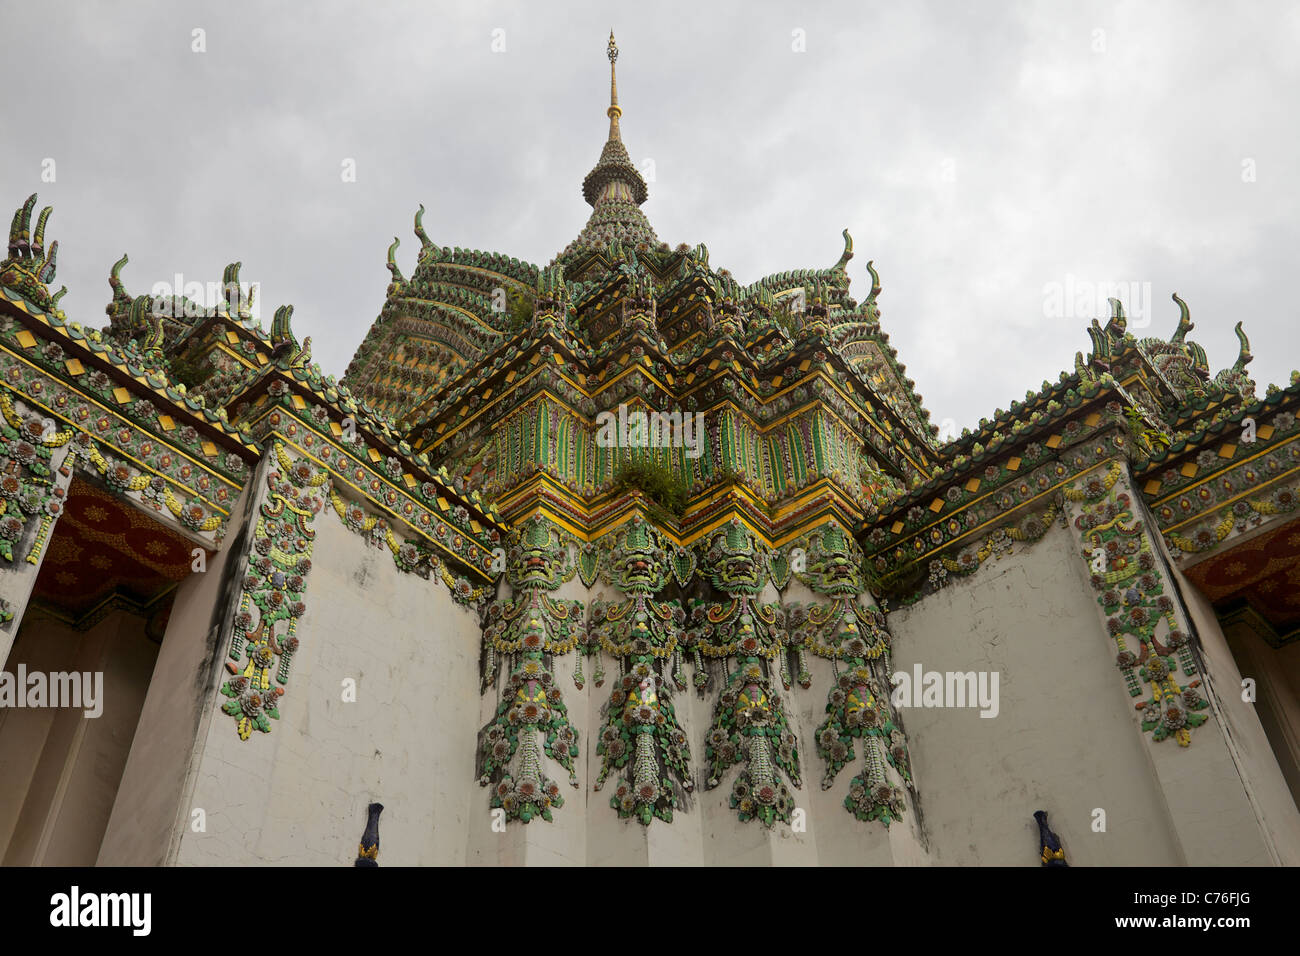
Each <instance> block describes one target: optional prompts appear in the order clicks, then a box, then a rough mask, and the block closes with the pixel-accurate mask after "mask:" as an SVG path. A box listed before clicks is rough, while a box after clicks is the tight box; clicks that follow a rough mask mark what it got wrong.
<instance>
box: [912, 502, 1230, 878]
mask: <svg viewBox="0 0 1300 956" xmlns="http://www.w3.org/2000/svg"><path fill="white" fill-rule="evenodd" d="M1092 593H1093V592H1092V589H1091V588H1090V587H1089V585H1088V581H1087V578H1086V577H1085V576H1084V565H1083V562H1082V560H1081V559H1080V558H1079V557H1078V555H1077V554H1076V553H1075V548H1074V543H1073V540H1072V538H1071V536H1070V534H1069V532H1067V531H1066V530H1064V529H1063V528H1061V527H1060V525H1054V526H1053V527H1052V529H1051V530H1050V531H1049V532H1048V533H1047V535H1046V536H1045V537H1044V538H1043V539H1042V540H1040V541H1039V542H1037V543H1036V544H1034V545H1032V546H1031V547H1030V548H1029V549H1028V550H1027V551H1026V552H1024V553H1022V554H1019V555H1012V556H1005V557H1003V558H1002V559H1001V560H1000V561H999V560H990V561H989V562H988V563H987V564H986V565H985V566H983V567H982V568H980V569H979V570H978V571H976V572H975V573H974V574H973V575H972V576H971V577H969V578H965V579H956V580H954V581H952V582H950V583H949V584H948V585H947V586H946V587H944V588H942V589H941V590H939V591H938V592H936V593H935V594H933V595H931V596H929V597H927V598H925V599H924V600H922V601H921V602H919V603H918V604H916V605H913V606H912V607H909V608H905V609H900V610H898V611H895V612H894V613H891V614H890V615H889V628H890V631H891V632H892V634H893V637H894V666H895V669H896V670H902V671H908V672H911V671H912V669H913V667H914V665H915V664H917V663H919V664H921V665H923V667H924V669H925V670H934V671H971V670H974V671H997V672H998V673H999V674H1000V683H999V691H1000V711H999V713H998V716H997V717H994V718H982V717H980V716H979V711H978V709H974V708H972V709H955V708H950V709H934V708H908V709H904V710H902V711H901V717H902V722H903V727H904V730H905V731H906V732H907V735H908V739H909V742H910V745H911V752H912V759H913V762H914V767H915V770H914V776H915V778H916V781H917V786H918V788H919V791H920V804H921V815H922V819H923V823H924V827H925V831H926V833H927V835H928V837H929V841H930V847H931V850H932V851H933V853H934V857H935V862H937V863H939V864H943V865H954V864H955V865H983V866H989V865H992V866H1014V865H1019V866H1037V865H1039V861H1038V831H1037V826H1036V825H1035V823H1034V820H1033V817H1032V815H1033V812H1034V811H1035V810H1040V809H1041V810H1046V811H1047V812H1048V823H1049V824H1050V825H1051V827H1052V828H1053V830H1055V831H1056V833H1057V834H1058V835H1059V836H1060V837H1061V840H1062V842H1063V843H1064V845H1065V849H1066V854H1067V859H1068V860H1069V861H1070V862H1071V863H1072V864H1076V865H1081V866H1116V865H1119V866H1131V865H1139V864H1151V865H1168V864H1179V863H1183V862H1185V861H1184V859H1183V856H1182V853H1181V850H1180V847H1179V844H1178V841H1177V839H1176V838H1175V836H1174V834H1173V832H1172V830H1171V822H1170V818H1169V811H1168V810H1167V808H1166V800H1165V795H1164V794H1163V792H1162V790H1161V788H1160V786H1159V785H1158V783H1157V781H1156V780H1155V778H1154V776H1153V774H1152V767H1151V761H1150V758H1149V757H1148V755H1147V752H1146V747H1145V744H1144V743H1143V740H1142V734H1141V730H1140V727H1139V724H1138V721H1137V719H1136V717H1135V716H1134V710H1133V698H1131V697H1129V695H1128V692H1127V690H1126V689H1125V686H1124V681H1123V679H1122V678H1121V675H1120V672H1119V671H1118V669H1117V668H1116V667H1115V664H1114V650H1113V649H1112V647H1111V644H1112V643H1113V642H1112V641H1111V640H1110V639H1109V637H1108V636H1107V635H1106V633H1105V631H1104V629H1103V628H1102V627H1101V624H1100V621H1099V619H1098V612H1097V607H1096V604H1095V600H1094V598H1093V597H1092ZM1198 734H1199V732H1198ZM1196 736H1197V735H1194V737H1196ZM1204 736H1208V735H1204ZM1159 746H1165V747H1167V748H1171V749H1172V750H1174V751H1177V750H1181V748H1179V747H1178V745H1177V744H1176V743H1174V742H1173V741H1165V742H1164V743H1163V744H1161V745H1159ZM1198 746H1203V743H1202V742H1201V741H1200V740H1199V739H1194V742H1193V744H1192V748H1191V749H1192V750H1193V751H1195V750H1196V748H1197V747H1198ZM1169 756H1170V757H1171V758H1179V757H1182V758H1187V757H1188V756H1189V755H1188V754H1187V753H1186V752H1183V753H1170V754H1169ZM1192 757H1193V759H1194V754H1193V755H1192ZM1094 808H1102V809H1104V810H1105V811H1106V824H1107V828H1106V832H1105V833H1094V832H1093V831H1092V829H1091V825H1092V819H1093V818H1092V812H1093V810H1094Z"/></svg>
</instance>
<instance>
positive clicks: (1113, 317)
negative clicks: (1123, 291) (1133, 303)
mask: <svg viewBox="0 0 1300 956" xmlns="http://www.w3.org/2000/svg"><path fill="white" fill-rule="evenodd" d="M1106 301H1107V302H1109V303H1110V321H1109V322H1107V323H1106V331H1107V332H1111V331H1114V332H1115V334H1116V335H1123V334H1124V331H1125V330H1126V329H1127V328H1128V319H1126V318H1125V317H1124V303H1122V302H1120V300H1119V299H1107V300H1106Z"/></svg>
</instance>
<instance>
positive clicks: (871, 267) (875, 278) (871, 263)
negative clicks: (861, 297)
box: [867, 259, 880, 302]
mask: <svg viewBox="0 0 1300 956" xmlns="http://www.w3.org/2000/svg"><path fill="white" fill-rule="evenodd" d="M875 261H876V260H874V259H868V260H867V271H868V272H869V273H871V292H870V293H869V294H868V295H867V301H868V302H875V301H876V296H878V295H880V275H879V273H877V272H876V270H875Z"/></svg>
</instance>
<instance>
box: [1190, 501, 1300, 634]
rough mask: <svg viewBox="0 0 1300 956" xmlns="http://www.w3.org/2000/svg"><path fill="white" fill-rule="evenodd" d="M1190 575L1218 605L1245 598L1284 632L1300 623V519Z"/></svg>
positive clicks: (1193, 569) (1200, 566)
mask: <svg viewBox="0 0 1300 956" xmlns="http://www.w3.org/2000/svg"><path fill="white" fill-rule="evenodd" d="M1186 574H1187V577H1188V578H1189V579H1190V580H1191V581H1192V582H1193V583H1194V584H1195V585H1196V586H1197V587H1198V588H1200V589H1201V592H1202V593H1203V594H1204V595H1205V596H1206V597H1207V598H1209V599H1210V601H1211V602H1212V603H1213V604H1214V606H1215V607H1216V608H1219V609H1223V608H1225V607H1227V606H1229V605H1236V604H1237V603H1239V602H1240V601H1241V600H1243V599H1244V600H1246V601H1248V602H1249V603H1250V605H1251V606H1252V607H1254V608H1255V610H1256V611H1258V612H1259V613H1260V614H1262V615H1263V616H1264V617H1265V618H1267V619H1268V621H1269V623H1270V624H1272V625H1273V627H1275V628H1276V629H1277V630H1278V631H1280V632H1281V631H1288V630H1291V629H1293V628H1295V627H1297V626H1300V521H1291V522H1288V523H1287V524H1285V525H1283V526H1282V527H1280V528H1277V529H1276V530H1274V531H1270V532H1268V533H1267V534H1262V535H1260V536H1259V537H1257V538H1252V539H1251V540H1249V541H1247V542H1246V543H1245V544H1241V545H1238V546H1237V547H1235V548H1232V549H1231V550H1229V551H1225V552H1224V553H1223V554H1220V555H1216V556H1215V557H1213V558H1211V559H1209V560H1207V561H1202V562H1201V563H1200V564H1197V565H1194V566H1193V567H1191V568H1189V569H1188V570H1187V572H1186Z"/></svg>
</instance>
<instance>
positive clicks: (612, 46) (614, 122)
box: [605, 29, 623, 142]
mask: <svg viewBox="0 0 1300 956" xmlns="http://www.w3.org/2000/svg"><path fill="white" fill-rule="evenodd" d="M617 59H618V45H617V44H616V43H615V42H614V31H613V30H612V29H611V30H610V31H609V109H607V110H606V111H605V113H606V115H607V116H609V138H610V139H611V140H616V141H618V142H622V137H621V136H620V135H619V131H618V118H619V117H620V116H622V115H623V110H622V109H621V108H620V107H619V105H618V78H617V77H616V76H615V75H614V61H615V60H617Z"/></svg>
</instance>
